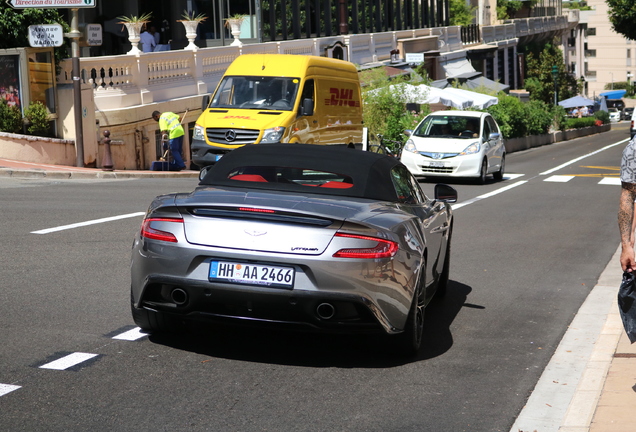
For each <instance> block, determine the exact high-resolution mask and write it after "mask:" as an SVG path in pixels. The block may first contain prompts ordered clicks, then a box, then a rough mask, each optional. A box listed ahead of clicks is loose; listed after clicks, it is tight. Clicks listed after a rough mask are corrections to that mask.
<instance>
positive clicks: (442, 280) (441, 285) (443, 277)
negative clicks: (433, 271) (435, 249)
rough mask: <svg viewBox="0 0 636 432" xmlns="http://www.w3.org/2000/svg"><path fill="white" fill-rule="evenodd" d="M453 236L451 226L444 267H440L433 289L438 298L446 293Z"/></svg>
mask: <svg viewBox="0 0 636 432" xmlns="http://www.w3.org/2000/svg"><path fill="white" fill-rule="evenodd" d="M452 238H453V227H452V226H451V229H450V232H449V233H448V243H446V256H445V257H444V267H443V268H442V274H440V275H439V280H438V281H437V289H436V290H435V295H436V296H437V297H438V298H441V297H444V296H445V295H446V290H447V288H448V280H449V278H450V255H451V239H452Z"/></svg>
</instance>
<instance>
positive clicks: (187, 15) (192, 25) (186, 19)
mask: <svg viewBox="0 0 636 432" xmlns="http://www.w3.org/2000/svg"><path fill="white" fill-rule="evenodd" d="M181 18H183V19H180V20H177V21H179V22H180V23H183V26H184V27H185V31H186V37H187V38H188V46H186V47H185V48H184V49H189V50H192V51H196V50H198V49H199V47H198V46H196V45H195V43H194V40H195V39H196V37H197V27H198V26H199V23H200V22H203V21H205V20H206V19H207V17H206V16H205V14H202V13H201V14H198V15H197V14H195V13H194V12H192V11H183V15H181Z"/></svg>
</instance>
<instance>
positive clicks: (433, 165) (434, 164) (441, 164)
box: [428, 162, 446, 168]
mask: <svg viewBox="0 0 636 432" xmlns="http://www.w3.org/2000/svg"><path fill="white" fill-rule="evenodd" d="M428 166H429V167H431V168H444V167H445V166H446V164H445V163H444V162H429V163H428Z"/></svg>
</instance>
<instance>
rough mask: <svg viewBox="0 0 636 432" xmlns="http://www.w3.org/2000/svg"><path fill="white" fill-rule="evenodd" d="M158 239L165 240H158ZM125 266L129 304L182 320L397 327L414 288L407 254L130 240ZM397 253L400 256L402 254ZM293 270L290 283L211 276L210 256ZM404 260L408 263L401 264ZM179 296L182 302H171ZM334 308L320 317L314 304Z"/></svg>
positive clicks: (413, 263) (415, 262)
mask: <svg viewBox="0 0 636 432" xmlns="http://www.w3.org/2000/svg"><path fill="white" fill-rule="evenodd" d="M161 243H164V244H161ZM132 255H133V259H132V265H131V290H132V300H133V306H134V307H137V308H144V307H145V308H150V309H153V310H157V311H160V312H164V313H171V314H177V315H181V316H183V317H196V316H207V317H211V318H219V319H238V320H246V321H249V320H252V321H259V320H260V321H271V322H281V323H289V324H294V325H303V326H306V327H309V328H316V329H324V330H329V329H332V330H334V329H341V330H342V331H345V330H356V329H367V330H376V331H377V330H378V329H384V331H385V332H386V333H396V332H400V331H402V329H403V328H404V324H405V322H406V317H407V315H408V312H409V306H410V302H411V299H412V295H413V291H414V289H415V287H414V283H415V278H414V277H413V274H412V272H413V269H417V268H419V266H420V265H421V262H420V261H419V258H418V257H416V256H415V255H414V254H412V253H402V252H398V255H397V256H395V257H393V258H390V259H379V260H347V259H344V260H343V259H337V258H326V257H325V256H322V255H316V256H309V255H290V254H277V253H266V252H249V251H239V252H236V255H234V256H233V255H232V254H231V253H228V252H227V251H223V250H221V249H218V248H217V249H215V248H201V247H199V246H193V245H189V246H181V247H178V246H171V245H169V244H165V242H153V241H148V242H144V241H141V240H136V242H135V245H134V246H133V253H132ZM402 255H403V257H402V258H401V256H402ZM250 256H252V259H251V261H252V262H258V263H263V264H266V265H277V266H287V267H293V268H294V269H295V277H294V285H293V288H292V287H289V288H275V287H267V286H261V285H248V284H239V283H228V282H219V281H211V280H210V279H209V277H208V273H209V269H210V262H211V261H212V260H243V261H245V260H250ZM404 260H407V261H404ZM175 290H181V291H177V297H179V296H181V297H183V298H184V299H185V300H184V301H179V299H178V298H177V299H175V297H174V292H175ZM323 303H327V306H325V307H323V309H325V310H327V311H328V310H329V309H331V308H333V310H334V311H333V312H334V314H333V316H331V317H328V318H326V315H329V314H328V313H327V314H326V315H323V316H321V314H320V313H319V311H318V307H319V306H320V305H321V304H323Z"/></svg>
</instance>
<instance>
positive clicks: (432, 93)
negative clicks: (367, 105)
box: [369, 83, 473, 110]
mask: <svg viewBox="0 0 636 432" xmlns="http://www.w3.org/2000/svg"><path fill="white" fill-rule="evenodd" d="M378 91H379V89H376V90H371V91H369V93H371V94H376V93H377V92H378ZM389 91H390V92H391V93H401V94H402V95H403V97H404V102H406V103H419V104H432V103H441V104H443V105H446V106H450V107H453V108H457V109H462V110H463V109H467V108H470V107H471V106H472V104H473V103H472V101H471V100H470V99H468V98H467V97H466V96H463V95H460V94H457V93H452V92H446V89H439V88H436V87H430V86H427V85H425V84H420V85H412V84H406V83H401V84H393V85H390V86H389Z"/></svg>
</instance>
